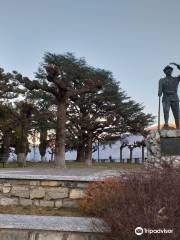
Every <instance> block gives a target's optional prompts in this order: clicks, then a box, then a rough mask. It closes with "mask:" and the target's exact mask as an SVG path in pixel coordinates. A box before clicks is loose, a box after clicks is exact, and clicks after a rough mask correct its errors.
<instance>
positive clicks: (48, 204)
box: [39, 200, 54, 207]
mask: <svg viewBox="0 0 180 240" xmlns="http://www.w3.org/2000/svg"><path fill="white" fill-rule="evenodd" d="M39 206H41V207H54V202H53V201H46V200H40V202H39Z"/></svg>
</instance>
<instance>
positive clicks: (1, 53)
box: [0, 0, 180, 115]
mask: <svg viewBox="0 0 180 240" xmlns="http://www.w3.org/2000/svg"><path fill="white" fill-rule="evenodd" d="M0 10H1V12H0V66H2V67H3V68H5V70H6V71H11V70H14V69H15V70H18V71H20V72H22V73H23V74H25V75H27V76H29V77H32V76H33V73H34V72H35V71H36V70H37V68H38V64H39V62H41V60H42V56H43V54H44V52H46V51H50V52H54V53H65V52H67V51H70V52H73V53H75V54H76V56H77V57H85V58H86V60H87V62H88V63H89V64H91V65H92V66H94V67H100V68H105V69H107V70H110V71H112V72H113V74H114V77H115V78H116V79H117V80H118V81H120V82H121V87H122V88H123V89H124V90H125V91H126V92H127V94H128V95H129V96H131V97H132V98H133V99H134V100H136V101H138V102H143V103H144V105H145V112H150V113H153V114H154V115H157V106H158V104H157V102H158V98H157V87H158V80H159V78H161V77H162V76H163V72H162V69H163V67H164V66H165V65H167V64H168V63H169V62H172V61H175V62H177V63H180V1H179V0H151V1H149V0H30V1H29V0H0ZM174 74H175V75H176V74H178V71H177V70H176V71H174Z"/></svg>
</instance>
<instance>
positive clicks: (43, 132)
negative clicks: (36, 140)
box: [39, 128, 47, 161]
mask: <svg viewBox="0 0 180 240" xmlns="http://www.w3.org/2000/svg"><path fill="white" fill-rule="evenodd" d="M46 147H47V129H43V128H42V129H40V144H39V152H40V155H41V161H44V159H45V154H46Z"/></svg>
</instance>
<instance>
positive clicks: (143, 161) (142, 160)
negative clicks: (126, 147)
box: [142, 146, 144, 163]
mask: <svg viewBox="0 0 180 240" xmlns="http://www.w3.org/2000/svg"><path fill="white" fill-rule="evenodd" d="M143 162H144V146H142V163H143Z"/></svg>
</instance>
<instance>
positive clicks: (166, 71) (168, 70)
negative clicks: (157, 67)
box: [163, 65, 173, 76]
mask: <svg viewBox="0 0 180 240" xmlns="http://www.w3.org/2000/svg"><path fill="white" fill-rule="evenodd" d="M163 71H164V73H165V74H166V76H171V74H172V72H173V68H172V67H171V66H169V65H167V66H166V67H165V68H164V69H163Z"/></svg>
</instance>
